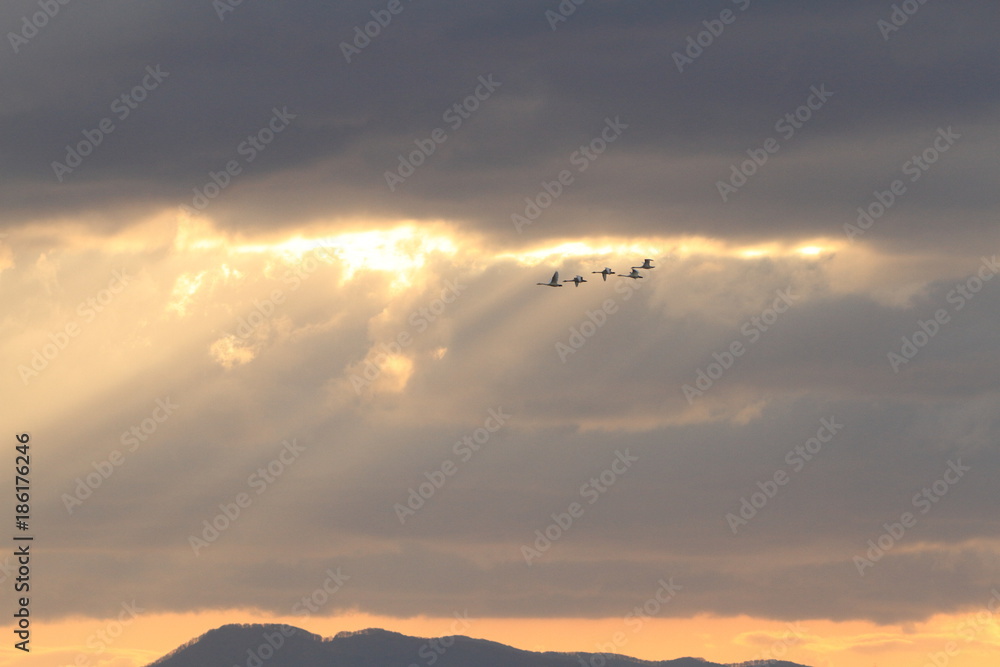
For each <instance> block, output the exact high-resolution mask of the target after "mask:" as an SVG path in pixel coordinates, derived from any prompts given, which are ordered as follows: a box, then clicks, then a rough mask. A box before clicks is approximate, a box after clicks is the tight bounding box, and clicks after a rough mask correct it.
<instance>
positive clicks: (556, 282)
mask: <svg viewBox="0 0 1000 667" xmlns="http://www.w3.org/2000/svg"><path fill="white" fill-rule="evenodd" d="M535 284H536V285H545V286H546V287H562V285H561V284H559V272H558V271H556V272H555V273H553V274H552V280H550V281H549V282H547V283H535Z"/></svg>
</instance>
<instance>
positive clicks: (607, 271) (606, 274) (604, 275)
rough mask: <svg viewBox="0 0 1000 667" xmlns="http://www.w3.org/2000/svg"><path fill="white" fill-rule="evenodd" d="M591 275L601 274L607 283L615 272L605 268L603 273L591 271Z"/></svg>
mask: <svg viewBox="0 0 1000 667" xmlns="http://www.w3.org/2000/svg"><path fill="white" fill-rule="evenodd" d="M591 273H600V274H601V278H603V279H604V281H605V282H607V280H608V276H613V275H615V272H614V271H612V270H611V269H609V268H608V267H604V270H603V271H591Z"/></svg>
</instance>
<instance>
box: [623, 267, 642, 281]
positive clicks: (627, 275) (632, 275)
mask: <svg viewBox="0 0 1000 667" xmlns="http://www.w3.org/2000/svg"><path fill="white" fill-rule="evenodd" d="M638 269H639V267H638V266H633V267H632V273H619V274H618V277H619V278H631V279H632V280H635V279H637V278H642V276H641V275H639V270H638Z"/></svg>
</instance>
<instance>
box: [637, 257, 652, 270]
mask: <svg viewBox="0 0 1000 667" xmlns="http://www.w3.org/2000/svg"><path fill="white" fill-rule="evenodd" d="M652 262H653V260H651V259H644V260H642V266H633V267H631V268H633V269H655V268H656V267H655V266H653V264H652Z"/></svg>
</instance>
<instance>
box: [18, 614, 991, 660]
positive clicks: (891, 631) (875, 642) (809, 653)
mask: <svg viewBox="0 0 1000 667" xmlns="http://www.w3.org/2000/svg"><path fill="white" fill-rule="evenodd" d="M463 615H464V611H458V612H456V614H455V615H453V616H452V617H444V618H441V617H424V616H418V617H413V618H406V619H400V618H393V617H385V616H376V615H371V614H364V613H357V612H354V613H350V612H348V613H344V614H341V615H339V616H333V617H318V616H286V617H273V616H268V615H265V614H263V613H261V612H255V611H247V610H228V611H213V612H200V613H190V614H141V615H140V616H139V617H138V618H136V619H135V621H134V622H132V623H131V624H129V625H126V626H124V627H122V628H118V629H113V628H112V627H111V625H112V624H113V621H112V622H109V621H101V620H96V619H80V618H74V619H67V620H63V621H59V622H55V623H39V624H38V625H37V626H36V628H35V630H34V632H33V648H32V652H31V654H30V655H31V657H28V656H27V655H26V654H24V653H22V652H20V651H16V650H14V649H12V648H10V646H9V645H8V646H4V647H3V648H2V649H0V667H28V665H31V666H32V667H69V666H71V665H74V663H75V662H76V661H83V662H82V664H80V665H75V667H98V666H100V665H102V664H105V663H108V664H111V663H113V664H115V665H116V666H121V667H143V666H144V665H146V664H148V663H150V662H152V661H154V660H156V659H158V658H159V657H162V656H163V655H165V654H167V653H169V652H170V651H173V650H174V649H176V648H177V647H179V646H181V645H182V644H185V643H187V642H188V641H190V640H192V639H194V638H196V637H199V636H200V635H202V634H204V633H205V632H207V631H209V630H211V629H214V628H216V627H219V626H221V625H226V624H229V623H281V624H288V625H292V626H295V627H299V628H302V629H304V630H306V631H308V632H312V633H314V634H319V635H322V636H324V637H331V636H334V635H336V634H337V633H339V632H343V631H357V630H363V629H366V628H383V629H386V630H390V631H393V632H400V633H402V634H406V635H410V636H415V637H441V636H447V635H452V634H459V635H466V636H469V637H474V638H479V639H487V640H490V641H496V642H500V643H503V644H507V645H510V646H514V647H515V648H520V649H524V650H529V651H556V652H585V653H602V652H608V653H611V652H615V653H620V654H622V655H627V656H632V657H636V658H639V659H643V660H671V659H675V658H681V657H701V658H704V659H706V660H709V661H712V662H717V663H730V662H738V661H747V660H754V659H759V660H766V659H770V658H774V659H779V660H789V661H792V662H797V663H801V664H804V665H809V666H810V667H858V666H866V665H871V664H877V665H879V667H913V666H914V665H922V664H924V663H925V662H927V661H928V660H929V657H928V655H930V654H935V653H938V652H943V651H945V650H946V649H947V647H948V646H949V644H950V643H954V647H953V649H952V652H953V653H954V655H953V656H951V657H950V660H949V663H948V665H949V667H987V666H989V667H992V666H993V665H995V664H996V655H997V651H998V650H1000V627H998V624H997V622H996V620H995V619H992V618H991V619H990V620H989V621H988V622H986V621H985V620H984V619H979V620H978V621H977V620H976V619H977V615H976V612H975V611H972V612H969V613H965V614H955V615H940V616H935V617H933V618H931V619H928V620H927V621H924V622H922V623H914V624H908V625H907V626H905V627H902V626H879V625H875V624H873V623H870V622H866V621H846V622H833V621H826V620H807V621H799V622H794V623H789V622H784V621H774V620H764V619H757V618H752V617H748V616H740V617H728V618H721V617H713V616H704V615H701V616H697V617H695V618H659V617H646V618H642V617H639V618H640V619H641V620H642V622H641V625H640V626H639V627H638V628H637V625H638V624H637V623H636V622H635V620H633V621H632V623H631V624H628V623H626V622H625V621H624V619H623V618H622V617H619V618H607V619H572V618H558V619H530V618H521V619H498V618H481V619H480V618H475V617H466V618H465V619H463ZM115 631H117V639H115V640H113V641H109V642H107V643H106V644H102V641H101V639H100V637H102V636H103V637H105V638H107V637H108V636H109V635H113V634H116V632H115ZM8 632H9V631H8ZM102 632H103V633H104V634H103V635H102V634H101V633H102ZM102 645H103V648H104V649H105V650H104V651H103V652H101V653H98V649H99V648H101V647H102ZM956 651H957V652H956ZM80 656H82V657H80ZM415 660H416V658H415Z"/></svg>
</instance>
